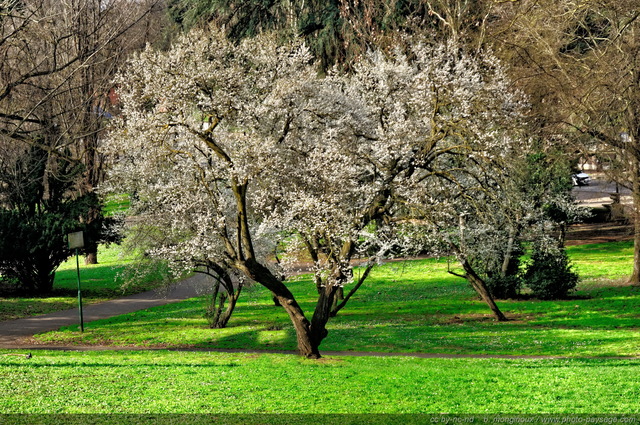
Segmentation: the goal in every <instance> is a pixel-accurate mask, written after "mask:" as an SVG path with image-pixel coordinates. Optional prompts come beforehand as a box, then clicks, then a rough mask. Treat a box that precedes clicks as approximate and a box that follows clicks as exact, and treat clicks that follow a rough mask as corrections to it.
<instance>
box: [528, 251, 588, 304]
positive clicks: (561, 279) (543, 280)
mask: <svg viewBox="0 0 640 425" xmlns="http://www.w3.org/2000/svg"><path fill="white" fill-rule="evenodd" d="M524 280H525V281H526V284H527V286H528V287H529V288H530V289H531V292H532V294H533V296H534V297H536V298H539V299H541V300H551V299H562V298H566V297H567V295H568V294H569V293H570V292H571V291H573V290H574V289H575V287H576V285H577V284H578V281H579V280H580V279H579V276H578V273H576V272H575V271H574V270H573V268H572V266H571V263H570V261H569V258H568V257H567V252H566V251H565V250H564V249H556V250H551V251H549V250H544V249H541V248H540V247H537V246H536V247H534V250H533V253H532V254H531V260H530V261H529V263H528V265H527V271H526V273H525V274H524Z"/></svg>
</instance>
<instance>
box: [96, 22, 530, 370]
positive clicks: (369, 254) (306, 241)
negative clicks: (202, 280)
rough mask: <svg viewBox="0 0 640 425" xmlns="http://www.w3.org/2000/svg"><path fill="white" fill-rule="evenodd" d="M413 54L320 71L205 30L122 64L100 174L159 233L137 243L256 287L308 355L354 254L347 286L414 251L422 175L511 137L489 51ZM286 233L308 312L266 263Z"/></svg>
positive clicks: (483, 162)
mask: <svg viewBox="0 0 640 425" xmlns="http://www.w3.org/2000/svg"><path fill="white" fill-rule="evenodd" d="M410 53H411V58H412V59H411V60H409V59H407V57H406V56H405V55H404V54H401V53H395V54H392V55H383V54H381V53H372V54H370V55H368V56H367V57H366V58H363V59H362V61H361V62H359V63H358V64H356V66H355V67H354V69H355V72H354V73H353V74H350V75H339V74H331V75H328V76H326V77H319V76H317V75H316V73H315V72H314V71H313V67H312V66H311V63H310V62H311V58H310V57H309V55H308V52H307V50H306V48H305V47H304V46H303V45H301V44H299V43H296V42H294V43H291V44H287V45H278V43H277V42H276V40H275V38H274V37H272V36H269V35H263V36H259V37H257V38H255V39H251V40H246V41H244V42H243V43H241V44H239V45H233V44H231V43H229V42H228V41H227V40H226V39H225V38H224V36H223V35H222V34H221V33H220V32H218V31H216V30H211V31H210V32H201V31H200V32H192V33H191V34H189V35H187V36H185V37H184V38H183V39H181V40H180V41H179V42H177V43H176V44H175V46H174V47H173V48H172V49H171V50H170V51H169V52H158V51H154V50H147V51H145V52H144V53H142V54H140V55H139V56H138V57H137V58H135V59H134V60H132V62H131V64H130V67H129V70H128V72H127V73H126V74H124V75H123V76H122V77H121V79H120V81H119V84H120V87H121V88H120V92H121V98H122V100H123V105H124V106H123V118H122V120H121V121H120V124H119V128H116V129H115V130H114V131H113V133H112V137H111V140H110V142H109V144H108V147H107V151H106V152H107V153H109V154H111V156H112V158H114V164H113V169H112V172H111V177H110V185H111V186H112V187H115V188H117V189H118V190H124V191H127V192H128V193H130V194H132V195H134V196H133V202H132V208H133V212H134V213H135V214H137V215H139V216H140V217H141V218H142V220H141V221H143V222H147V223H150V226H147V227H146V231H154V232H155V233H156V236H155V238H154V240H155V243H156V246H155V248H154V249H153V250H152V251H151V252H150V253H151V254H153V255H158V256H161V257H162V258H166V259H171V260H180V261H181V262H184V261H186V262H188V263H191V264H192V265H207V264H210V265H216V266H219V267H220V268H222V269H227V270H233V271H234V273H239V274H241V275H242V276H245V277H246V278H249V279H252V280H254V281H256V282H258V283H259V284H261V285H263V286H265V287H266V288H267V289H269V290H270V291H271V292H272V293H273V294H274V297H275V298H276V299H277V301H278V302H279V304H281V305H282V307H283V308H284V309H285V310H286V312H287V313H288V315H289V317H290V318H291V321H292V323H293V326H294V328H295V331H296V335H297V341H298V350H299V352H300V353H301V354H302V355H304V356H307V357H311V358H317V357H319V356H320V353H319V350H318V347H319V345H320V343H321V342H322V340H323V339H324V338H325V337H326V336H327V333H328V332H327V329H326V324H327V322H328V320H329V317H330V316H331V314H335V313H336V312H337V311H338V310H339V309H340V308H342V307H343V306H344V304H345V303H346V301H347V300H348V298H349V296H350V295H351V294H352V293H353V289H352V292H351V293H350V294H348V295H347V296H346V297H344V300H341V302H338V301H337V295H338V294H339V293H340V291H341V289H342V288H343V287H344V285H345V284H347V283H351V281H352V280H353V272H352V267H353V263H352V260H354V259H356V258H358V257H359V258H364V259H365V261H366V265H365V271H364V272H363V273H362V275H361V277H360V278H359V279H358V280H357V282H354V285H353V288H354V289H357V287H359V285H361V284H362V282H363V281H364V279H365V278H366V276H367V275H368V272H369V271H370V270H371V267H373V265H374V264H375V263H376V262H377V261H378V260H379V259H380V258H382V257H383V256H385V255H388V254H390V253H393V252H397V251H404V252H407V251H411V250H415V249H417V248H419V247H420V246H421V243H422V240H421V239H420V237H419V236H416V235H419V233H414V232H410V231H408V230H407V228H408V227H411V225H413V224H411V225H410V226H408V225H407V220H406V218H407V217H408V216H409V214H408V209H409V208H411V205H414V204H416V203H417V202H420V203H421V205H422V207H424V208H428V209H429V210H430V211H432V212H433V213H434V214H435V213H436V212H437V211H438V208H439V205H440V204H441V203H442V202H443V199H444V197H445V196H446V193H444V192H442V191H438V190H436V188H437V187H438V185H436V184H433V182H434V181H438V180H440V179H444V180H446V181H449V182H462V180H463V177H465V178H466V177H468V176H469V175H470V172H469V170H468V169H467V165H469V164H471V165H472V166H473V167H471V166H469V169H471V168H478V167H480V168H482V167H487V168H488V167H492V166H493V167H495V165H496V164H497V163H499V159H500V158H501V155H502V156H503V155H504V153H505V152H506V151H507V150H508V149H505V146H508V145H510V144H511V143H512V141H511V140H510V139H509V137H508V136H507V132H508V131H509V130H510V128H511V126H512V124H513V122H514V120H517V118H518V114H519V112H518V111H519V108H520V106H521V104H520V103H519V98H518V97H517V96H516V95H514V94H512V93H511V92H510V90H509V87H508V82H507V80H506V78H505V77H504V74H503V72H502V69H501V67H500V66H499V64H497V61H495V59H494V58H493V57H492V56H491V55H488V54H483V55H480V56H477V57H474V56H470V55H466V54H464V53H462V52H460V51H459V50H458V49H457V48H456V46H453V45H440V46H436V47H433V46H429V45H426V44H416V45H415V47H414V48H413V50H412V52H410ZM476 182H477V181H476ZM141 228H142V227H140V229H141ZM150 228H151V230H149V229H150ZM284 234H286V235H289V236H290V237H289V238H288V240H287V243H286V247H287V249H288V250H289V251H293V250H295V247H296V242H299V243H300V245H301V246H302V247H303V248H305V249H306V250H307V252H308V253H309V254H310V256H311V258H312V259H313V260H314V265H315V283H316V287H317V289H318V300H317V303H316V307H315V310H314V312H313V314H312V316H311V318H310V319H309V318H308V317H307V316H306V315H305V313H304V311H303V310H302V309H301V308H300V306H299V304H298V303H297V301H296V299H295V297H294V296H293V294H292V293H291V291H290V290H289V289H288V288H287V285H286V279H285V278H286V271H287V270H286V267H285V269H284V270H282V269H279V268H277V265H275V264H274V263H273V262H272V261H270V260H269V254H270V253H272V252H273V250H274V246H275V245H276V244H277V243H278V242H279V238H280V237H281V236H282V235H284ZM287 258H292V257H291V253H289V255H288V256H287ZM283 271H284V273H283Z"/></svg>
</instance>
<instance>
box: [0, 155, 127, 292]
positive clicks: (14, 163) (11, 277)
mask: <svg viewBox="0 0 640 425" xmlns="http://www.w3.org/2000/svg"><path fill="white" fill-rule="evenodd" d="M4 147H5V150H4V151H3V155H2V156H1V157H0V182H2V185H1V186H0V206H1V208H0V235H2V237H0V276H1V279H2V281H4V282H7V283H9V284H10V285H11V286H13V287H15V288H17V289H19V290H21V291H24V292H26V293H31V294H45V293H48V292H51V290H52V288H53V280H54V278H55V271H56V269H57V268H58V266H59V265H60V264H61V263H62V262H63V261H65V260H66V259H67V258H68V257H69V256H70V255H71V254H72V253H71V252H70V250H69V249H68V247H67V241H66V236H67V234H68V233H70V232H73V231H78V230H83V231H85V232H87V233H90V230H91V234H93V235H95V236H94V237H95V238H96V240H97V241H99V242H115V241H117V240H118V236H117V234H116V233H115V232H113V231H112V229H113V225H114V224H115V221H114V219H111V218H102V219H101V220H96V221H93V222H92V223H90V224H89V225H88V224H87V223H86V222H83V220H82V217H83V216H84V215H85V214H86V212H87V211H88V210H90V209H91V208H99V207H100V204H99V202H98V200H97V197H96V196H95V195H85V196H77V191H76V190H75V184H76V182H77V181H78V177H79V175H80V174H81V173H82V170H83V167H82V165H81V164H77V163H76V164H74V163H72V162H69V161H67V160H66V159H61V158H57V157H56V156H53V155H51V154H50V153H49V152H48V151H46V150H44V149H42V148H40V147H39V146H31V147H28V148H26V149H24V150H18V151H16V150H11V149H8V148H10V147H11V144H5V145H4ZM89 226H92V227H91V228H89Z"/></svg>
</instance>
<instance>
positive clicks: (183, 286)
mask: <svg viewBox="0 0 640 425" xmlns="http://www.w3.org/2000/svg"><path fill="white" fill-rule="evenodd" d="M206 285H207V279H206V276H204V275H202V274H196V275H194V276H191V277H189V278H187V279H184V280H182V281H180V282H178V283H175V284H173V285H171V286H170V287H168V288H159V289H155V290H153V291H147V292H142V293H140V294H135V295H130V296H128V297H124V298H118V299H114V300H110V301H105V302H103V303H98V304H89V305H84V306H83V308H82V311H83V317H84V323H85V324H86V323H88V322H92V321H94V320H99V319H107V318H109V317H113V316H119V315H121V314H126V313H131V312H134V311H138V310H144V309H147V308H151V307H155V306H159V305H165V304H170V303H175V302H178V301H182V300H185V299H187V298H193V297H196V296H198V295H201V294H202V293H203V290H204V289H205V287H206ZM78 322H79V318H78V309H77V308H74V309H70V310H63V311H57V312H54V313H49V314H43V315H40V316H33V317H25V318H23V319H16V320H8V321H5V322H0V349H2V348H4V349H7V348H35V347H33V344H28V343H27V344H25V342H24V340H25V339H26V338H29V337H31V336H33V335H35V334H39V333H43V332H49V331H53V330H56V329H58V328H60V327H62V326H68V325H73V324H78ZM41 348H46V346H43V347H41Z"/></svg>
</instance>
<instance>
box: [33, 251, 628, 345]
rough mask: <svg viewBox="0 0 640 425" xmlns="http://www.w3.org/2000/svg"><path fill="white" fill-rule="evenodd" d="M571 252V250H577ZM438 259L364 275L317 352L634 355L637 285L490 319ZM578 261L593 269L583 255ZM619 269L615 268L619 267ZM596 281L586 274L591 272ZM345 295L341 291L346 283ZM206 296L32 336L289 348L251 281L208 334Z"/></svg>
mask: <svg viewBox="0 0 640 425" xmlns="http://www.w3.org/2000/svg"><path fill="white" fill-rule="evenodd" d="M603 245H604V246H602V245H600V246H587V247H585V248H584V249H582V250H581V249H576V250H574V251H572V253H571V254H572V256H574V257H576V258H578V259H580V258H581V256H582V255H598V256H600V257H601V258H606V246H607V245H608V244H603ZM612 246H613V248H612V250H613V252H614V254H613V257H614V259H613V260H612V262H613V263H618V262H622V261H621V260H620V258H621V257H622V258H623V259H624V261H626V264H627V265H628V264H629V261H630V257H628V255H629V253H628V250H629V246H628V245H625V244H613V245H612ZM578 248H579V247H578ZM447 267H448V264H447V260H446V259H423V260H415V261H405V262H392V263H388V264H385V265H383V266H380V267H378V268H376V269H374V271H373V273H372V275H371V277H370V280H369V281H367V283H366V284H365V285H364V286H363V287H362V288H361V290H360V291H359V292H358V293H356V295H355V296H354V297H353V298H352V299H351V301H350V302H349V304H348V305H347V307H346V308H345V309H343V310H342V311H341V312H340V314H339V315H338V316H337V317H336V318H334V319H332V320H331V321H330V322H329V325H328V329H329V336H328V337H327V338H326V339H325V341H324V342H323V344H322V346H321V350H336V351H345V350H347V351H349V350H350V351H381V352H425V353H446V354H474V353H483V354H515V355H517V354H526V355H559V356H636V355H638V354H640V352H639V351H640V350H639V348H638V347H640V336H638V335H639V334H640V333H639V332H638V329H639V328H640V317H639V313H638V311H640V288H635V287H630V286H625V285H619V284H612V286H606V285H605V284H604V282H603V281H602V278H601V277H596V278H595V279H596V280H597V282H598V284H597V285H594V284H593V283H591V282H593V281H594V280H589V279H586V280H584V281H583V283H582V284H581V287H580V290H579V291H578V293H577V294H576V295H575V296H574V297H573V298H571V299H568V300H557V301H539V300H535V299H522V300H499V301H498V304H499V306H500V307H501V309H502V310H503V311H504V312H505V313H506V314H507V316H508V317H509V318H510V319H512V320H510V321H509V322H506V323H498V322H495V321H494V320H493V317H492V316H491V314H490V311H489V310H488V308H487V306H486V305H485V304H484V303H483V302H481V301H480V300H479V299H478V297H477V296H476V294H475V292H474V291H473V290H472V289H471V287H470V286H469V284H468V283H467V282H466V281H465V280H464V279H460V278H458V277H455V276H452V275H450V274H448V273H447ZM576 267H584V268H585V269H586V270H587V272H588V271H589V269H591V271H592V274H593V275H597V274H598V273H597V268H594V266H593V265H592V263H590V262H589V260H588V259H586V260H584V261H583V260H580V261H576ZM623 272H625V270H624V269H623V268H622V267H621V268H620V273H623ZM591 279H594V278H591ZM289 286H290V288H291V290H292V292H293V293H294V294H295V295H296V297H297V299H298V300H299V302H300V305H301V306H302V308H303V309H304V310H305V311H307V312H311V311H312V309H313V306H314V303H315V298H316V294H315V290H314V287H313V284H312V283H311V280H310V277H309V276H306V277H305V276H303V277H301V278H298V279H296V280H295V281H293V282H291V283H290V284H289ZM345 289H346V290H347V291H348V290H349V287H347V288H345ZM205 303H206V300H205V299H204V298H199V299H192V300H189V301H186V302H184V303H178V304H173V305H170V306H163V307H157V308H155V309H151V310H148V311H143V312H137V313H132V314H129V315H125V316H120V317H117V318H112V319H108V320H104V321H96V322H93V323H90V324H88V325H87V329H88V331H87V332H85V334H80V333H79V332H77V326H72V327H69V328H65V329H62V330H61V331H59V332H55V333H48V334H45V335H40V336H38V337H37V338H38V340H40V341H42V342H57V343H60V342H65V343H82V344H106V343H109V344H110V343H114V344H118V345H134V346H135V345H140V346H159V347H165V346H174V345H175V346H188V347H211V348H238V349H266V350H269V349H278V350H294V349H295V347H296V338H295V332H294V330H293V327H292V326H291V323H290V321H289V319H288V317H287V315H286V313H285V312H284V311H283V309H282V308H279V307H275V306H274V305H273V303H272V301H271V294H270V293H269V292H268V291H267V290H265V289H264V288H262V287H261V286H259V285H254V286H252V287H250V288H248V289H247V290H246V291H245V292H244V293H243V295H242V297H241V298H240V301H239V303H238V306H237V309H236V312H235V313H234V316H233V317H232V319H231V321H230V323H229V327H228V328H226V329H216V330H212V329H209V328H208V327H207V324H206V320H205V319H204V317H203V313H204V309H205Z"/></svg>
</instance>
